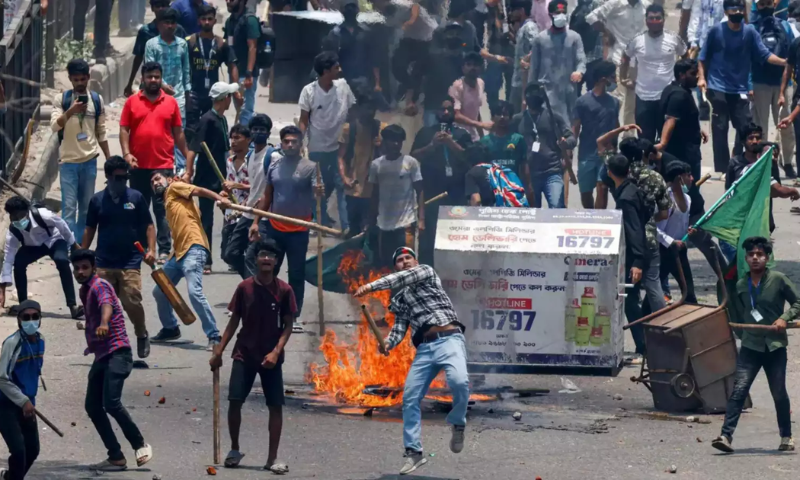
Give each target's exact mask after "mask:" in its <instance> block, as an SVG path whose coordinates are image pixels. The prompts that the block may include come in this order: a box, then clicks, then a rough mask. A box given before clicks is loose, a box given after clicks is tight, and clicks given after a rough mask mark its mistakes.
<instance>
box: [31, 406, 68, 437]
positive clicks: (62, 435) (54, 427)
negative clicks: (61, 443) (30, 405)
mask: <svg viewBox="0 0 800 480" xmlns="http://www.w3.org/2000/svg"><path fill="white" fill-rule="evenodd" d="M33 411H34V412H36V416H37V417H39V418H40V419H42V421H43V422H44V423H45V425H47V426H48V427H50V428H51V429H52V430H53V431H54V432H56V434H57V435H58V436H59V437H64V432H62V431H61V430H59V429H58V427H56V426H55V425H53V422H51V421H50V420H48V419H47V417H45V416H44V415H42V412H40V411H39V410H36V409H35V408H34V409H33Z"/></svg>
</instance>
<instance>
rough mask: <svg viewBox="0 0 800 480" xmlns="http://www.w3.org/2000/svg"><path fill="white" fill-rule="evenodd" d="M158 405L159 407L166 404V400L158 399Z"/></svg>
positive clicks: (163, 398)
mask: <svg viewBox="0 0 800 480" xmlns="http://www.w3.org/2000/svg"><path fill="white" fill-rule="evenodd" d="M158 403H159V405H164V404H165V403H167V399H166V398H165V397H161V398H159V399H158Z"/></svg>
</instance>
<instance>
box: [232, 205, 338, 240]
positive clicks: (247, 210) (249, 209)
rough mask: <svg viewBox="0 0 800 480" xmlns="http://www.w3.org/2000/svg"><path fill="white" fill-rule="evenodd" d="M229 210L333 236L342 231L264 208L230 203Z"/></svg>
mask: <svg viewBox="0 0 800 480" xmlns="http://www.w3.org/2000/svg"><path fill="white" fill-rule="evenodd" d="M229 208H230V209H231V210H237V211H239V212H244V213H251V214H253V215H258V216H259V217H265V218H271V219H273V220H278V221H280V222H286V223H291V224H292V225H299V226H301V227H306V228H310V229H311V230H316V231H318V232H325V233H327V234H330V235H333V236H335V237H341V236H342V231H341V230H336V229H335V228H330V227H325V226H322V225H320V224H318V223H314V222H308V221H305V220H300V219H299V218H292V217H287V216H285V215H278V214H277V213H272V212H266V211H264V210H259V209H257V208H252V207H245V206H242V205H236V204H232V205H231V206H230V207H229Z"/></svg>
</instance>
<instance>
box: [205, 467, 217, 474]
mask: <svg viewBox="0 0 800 480" xmlns="http://www.w3.org/2000/svg"><path fill="white" fill-rule="evenodd" d="M206 473H207V474H209V475H216V474H217V469H216V468H214V467H208V468H206Z"/></svg>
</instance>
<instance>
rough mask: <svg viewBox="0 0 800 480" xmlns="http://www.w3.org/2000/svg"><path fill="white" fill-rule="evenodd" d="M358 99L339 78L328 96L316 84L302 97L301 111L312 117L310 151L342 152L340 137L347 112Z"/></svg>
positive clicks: (309, 134) (310, 123)
mask: <svg viewBox="0 0 800 480" xmlns="http://www.w3.org/2000/svg"><path fill="white" fill-rule="evenodd" d="M355 103H356V98H355V96H353V92H352V91H351V90H350V86H349V85H348V84H347V82H346V81H345V80H344V79H343V78H340V79H338V80H334V81H333V86H332V87H331V89H330V90H328V91H327V92H326V91H325V90H323V89H322V87H320V86H319V81H316V80H315V81H313V82H311V83H309V84H308V85H306V86H305V87H303V91H302V92H301V93H300V101H299V102H298V104H299V105H300V110H303V111H306V112H308V114H309V121H308V132H306V133H307V135H308V151H309V152H335V151H338V150H339V134H340V133H341V131H342V127H343V126H344V122H345V120H347V112H348V111H349V110H350V107H352V106H353V105H355Z"/></svg>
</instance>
